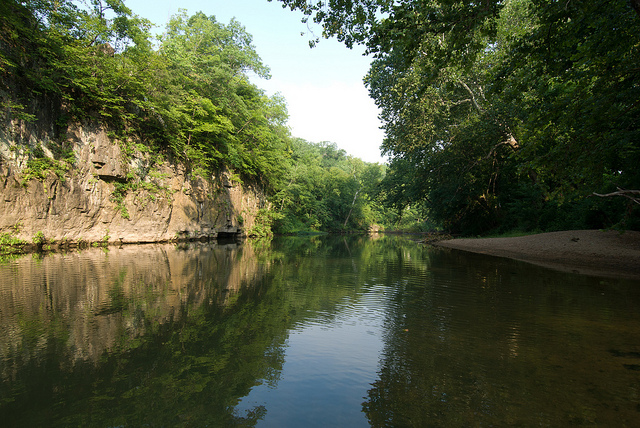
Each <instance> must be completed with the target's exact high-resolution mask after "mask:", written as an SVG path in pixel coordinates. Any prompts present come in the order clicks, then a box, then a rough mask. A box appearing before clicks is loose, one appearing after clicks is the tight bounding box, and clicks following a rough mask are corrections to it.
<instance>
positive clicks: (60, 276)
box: [0, 236, 640, 427]
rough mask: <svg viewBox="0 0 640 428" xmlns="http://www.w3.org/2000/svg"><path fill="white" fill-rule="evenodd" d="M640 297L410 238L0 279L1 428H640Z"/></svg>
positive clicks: (179, 256) (173, 250)
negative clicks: (237, 427) (85, 427)
mask: <svg viewBox="0 0 640 428" xmlns="http://www.w3.org/2000/svg"><path fill="white" fill-rule="evenodd" d="M639 308H640V283H639V282H638V281H630V280H617V279H607V278H598V277H589V276H580V275H575V274H569V273H562V272H555V271H551V270H547V269H545V268H542V267H537V266H533V265H529V264H526V263H522V262H517V261H511V260H506V259H500V258H494V257H489V256H482V255H475V254H470V253H465V252H460V251H456V250H446V249H438V248H432V247H428V246H423V245H420V244H416V243H413V242H411V241H410V240H408V239H405V238H402V237H397V236H380V237H377V238H369V237H364V236H355V237H354V236H349V237H341V236H340V237H338V236H320V237H295V238H276V239H274V240H273V241H272V242H245V243H241V244H237V243H230V244H226V245H222V244H189V245H178V246H175V245H147V246H126V247H123V248H109V249H108V250H104V249H90V250H84V251H81V252H74V253H69V254H50V255H47V256H24V257H21V258H18V259H14V260H7V261H3V262H2V263H1V264H0V358H1V359H0V376H1V381H2V383H1V385H0V425H1V426H3V427H14V426H15V427H35V426H52V427H68V426H87V427H125V426H126V427H143V426H145V427H173V426H184V427H190V426H193V427H204V426H209V427H216V426H263V427H303V426H304V427H311V426H318V427H328V426H339V427H342V426H345V427H359V426H362V427H365V426H374V427H383V426H384V427H386V426H388V427H431V426H433V427H466V426H554V427H555V426H612V427H614V426H615V427H622V426H640V310H639Z"/></svg>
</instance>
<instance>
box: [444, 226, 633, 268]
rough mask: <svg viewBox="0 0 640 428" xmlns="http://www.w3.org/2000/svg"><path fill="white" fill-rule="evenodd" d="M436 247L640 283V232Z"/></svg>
mask: <svg viewBox="0 0 640 428" xmlns="http://www.w3.org/2000/svg"><path fill="white" fill-rule="evenodd" d="M434 245H436V246H439V247H445V248H455V249H458V250H464V251H471V252H474V253H481V254H488V255H492V256H499V257H508V258H512V259H516V260H522V261H525V262H530V263H534V264H538V265H542V266H546V267H550V268H553V269H558V270H563V271H570V272H576V273H580V274H585V275H599V276H609V277H621V278H631V279H638V280H640V232H633V231H626V232H623V233H620V232H617V231H612V230H608V231H599V230H572V231H563V232H550V233H541V234H538V235H530V236H521V237H515V238H480V239H453V240H448V241H440V242H438V243H436V244H434Z"/></svg>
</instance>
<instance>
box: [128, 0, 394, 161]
mask: <svg viewBox="0 0 640 428" xmlns="http://www.w3.org/2000/svg"><path fill="white" fill-rule="evenodd" d="M125 4H126V5H127V6H128V7H129V8H130V9H131V10H132V11H133V13H134V14H136V15H140V16H141V17H143V18H147V19H149V20H150V21H151V22H153V23H154V24H156V25H159V26H160V27H161V28H162V29H164V25H165V24H166V23H167V21H168V19H169V17H170V16H172V15H174V14H175V13H177V12H178V9H179V8H180V9H186V10H187V12H188V14H189V15H191V14H193V13H195V12H198V11H202V12H204V13H205V14H206V15H214V16H215V17H216V20H217V21H218V22H221V23H224V24H228V23H229V20H230V19H231V18H233V17H235V18H236V19H237V20H238V21H239V22H240V23H241V24H242V25H243V26H244V27H245V28H246V30H247V32H248V33H249V34H251V35H252V36H253V44H254V46H255V47H256V51H257V52H258V54H259V55H260V57H261V58H262V62H263V63H264V64H265V65H267V66H268V67H269V68H270V69H271V76H272V77H271V80H268V81H267V80H262V79H256V81H255V82H254V83H255V84H256V85H257V86H258V87H260V88H262V89H264V90H266V91H267V93H268V94H269V95H273V94H274V93H276V92H279V93H280V94H282V95H283V96H284V97H285V98H286V100H287V108H288V111H289V126H290V127H291V133H292V135H293V136H294V137H300V138H304V139H305V140H308V141H311V142H320V141H331V142H334V143H336V144H337V145H338V147H340V148H341V149H344V150H345V151H346V152H347V153H348V154H350V155H353V156H356V157H359V158H361V159H362V160H364V161H366V162H384V160H383V158H382V157H381V156H380V149H379V147H380V144H382V139H383V136H384V133H383V131H382V130H381V129H380V125H381V124H380V121H379V120H378V118H377V116H378V109H377V107H376V106H375V103H374V102H373V100H372V99H371V98H369V96H368V93H367V89H366V88H365V86H364V84H363V83H362V78H363V77H364V76H365V74H366V73H367V71H368V70H369V63H370V58H367V57H364V56H362V52H363V49H362V48H360V47H356V48H354V49H353V50H349V49H347V48H346V47H345V46H344V45H342V44H340V43H338V42H337V41H336V40H335V39H330V40H324V39H321V40H320V43H319V44H318V45H317V46H316V47H315V48H313V49H311V48H309V39H310V38H313V37H314V36H312V35H311V34H309V33H308V29H307V26H306V25H305V24H303V23H302V22H300V19H301V17H302V15H301V14H300V13H298V12H292V11H290V10H289V9H283V8H282V3H280V2H278V1H276V0H274V1H273V2H268V1H267V0H181V1H176V0H154V1H149V0H125ZM314 30H315V31H316V33H317V34H318V35H319V34H320V33H319V31H320V30H319V28H317V27H316V28H315V29H314ZM301 32H305V35H304V36H301V35H300V33H301Z"/></svg>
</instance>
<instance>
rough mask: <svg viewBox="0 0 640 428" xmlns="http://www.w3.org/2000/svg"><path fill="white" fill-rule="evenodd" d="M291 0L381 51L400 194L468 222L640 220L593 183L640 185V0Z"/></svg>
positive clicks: (379, 98)
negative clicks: (361, 11) (587, 0)
mask: <svg viewBox="0 0 640 428" xmlns="http://www.w3.org/2000/svg"><path fill="white" fill-rule="evenodd" d="M281 1H282V3H284V4H285V5H287V6H290V7H293V8H296V9H298V10H301V11H303V12H304V13H306V14H307V15H309V16H315V17H316V20H317V22H319V23H321V24H322V25H323V26H324V28H325V31H326V32H327V34H328V35H335V36H337V37H338V39H339V40H342V41H344V42H345V43H347V44H350V43H351V42H353V41H356V42H359V43H363V44H365V45H366V46H367V49H368V51H369V52H370V53H373V54H374V55H375V60H374V61H373V63H372V66H371V69H370V71H369V73H368V75H367V76H366V78H365V82H366V84H367V85H368V87H369V91H370V95H371V96H372V97H373V99H374V100H375V101H376V104H377V105H378V107H379V108H380V110H381V115H380V117H381V119H382V121H383V124H384V129H385V131H386V138H385V141H384V143H383V150H384V152H385V154H387V155H388V156H389V157H390V158H391V165H390V169H389V172H388V174H387V176H386V178H385V181H384V182H383V187H384V188H385V189H386V190H385V194H386V195H387V204H388V205H389V206H393V207H395V208H397V209H401V208H402V207H405V208H406V207H413V208H416V207H419V208H420V209H421V210H422V212H423V214H424V215H425V216H429V217H430V218H431V219H433V220H434V221H436V222H437V223H439V224H440V225H442V226H444V227H446V228H448V229H450V230H451V231H452V232H461V233H466V234H477V233H483V232H486V231H488V230H491V229H505V230H506V229H510V228H511V229H513V228H516V229H517V228H521V229H529V230H554V229H557V228H601V227H611V226H617V227H623V228H638V227H640V221H639V220H638V219H639V218H640V216H639V214H640V212H639V210H638V207H637V206H635V205H637V204H635V205H634V203H633V202H632V201H628V200H624V198H618V199H615V198H609V199H607V200H603V199H599V198H598V197H596V196H594V195H595V194H596V193H601V194H602V193H611V192H613V191H614V190H615V189H617V188H621V189H639V188H640V175H639V173H638V168H637V165H638V162H639V161H640V157H639V156H640V145H639V142H640V133H639V128H638V118H639V117H640V110H639V109H640V103H639V100H640V87H639V86H638V85H637V82H638V79H639V78H640V68H638V66H637V64H638V63H639V62H640V52H639V46H640V43H639V41H640V40H639V38H638V37H639V36H638V34H640V31H639V30H640V16H639V13H638V10H640V9H637V8H635V9H634V7H635V6H637V4H636V3H637V2H631V3H632V4H630V2H627V1H625V0H616V1H605V0H596V1H593V2H590V3H589V4H588V5H583V4H580V3H576V2H571V1H569V2H548V1H543V0H507V1H498V0H495V1H493V0H491V1H482V2H471V1H466V0H455V1H443V0H404V1H398V2H393V3H392V4H391V5H390V4H388V3H387V2H386V1H384V0H380V1H368V0H354V1H348V2H340V1H335V2H328V3H324V2H296V1H288V0H281ZM321 3H322V4H321ZM303 5H307V7H306V9H305V7H303ZM634 5H635V6H634ZM358 8H364V9H366V13H365V14H360V15H358V14H356V15H353V16H347V15H348V14H349V13H351V12H353V11H354V10H357V9H358ZM344 34H347V35H351V36H349V37H351V38H347V36H344ZM354 34H355V35H354Z"/></svg>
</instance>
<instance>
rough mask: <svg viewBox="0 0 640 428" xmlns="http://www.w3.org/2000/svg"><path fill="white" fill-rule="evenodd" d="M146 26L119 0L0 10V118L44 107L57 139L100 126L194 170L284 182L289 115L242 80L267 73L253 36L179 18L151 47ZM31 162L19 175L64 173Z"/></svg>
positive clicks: (22, 116) (36, 115)
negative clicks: (74, 126) (84, 126)
mask: <svg viewBox="0 0 640 428" xmlns="http://www.w3.org/2000/svg"><path fill="white" fill-rule="evenodd" d="M150 29H151V24H150V23H149V22H148V21H146V20H144V19H141V18H139V17H137V16H133V15H132V14H131V11H130V10H129V9H128V8H127V7H126V6H125V4H124V2H123V1H122V0H91V1H90V2H86V3H81V2H79V1H73V0H62V1H56V2H49V1H39V2H20V1H16V0H9V1H5V2H2V4H0V47H1V48H0V89H2V90H3V92H5V93H7V94H9V96H8V98H7V99H5V97H4V96H3V98H2V104H1V105H2V106H3V107H4V108H3V113H5V114H8V115H9V116H10V118H11V119H13V120H18V121H31V122H33V121H36V120H39V119H40V118H41V117H43V116H44V113H42V112H40V111H39V108H38V105H45V106H46V109H47V110H50V111H48V114H49V116H51V117H53V122H55V123H57V124H58V125H56V126H57V127H59V128H60V130H61V132H63V130H64V129H66V125H67V123H68V122H69V121H71V120H98V121H100V122H102V123H103V124H104V125H106V126H107V127H108V128H109V129H110V134H111V135H112V136H114V137H118V138H120V139H122V140H124V141H126V140H128V138H129V137H131V136H135V134H138V136H139V137H141V139H142V141H143V142H144V144H145V145H147V146H148V147H149V149H150V151H152V152H164V153H165V154H168V155H170V156H173V157H175V158H178V159H180V160H182V161H183V162H185V163H186V164H187V165H188V166H190V167H191V170H192V171H193V172H196V173H200V174H202V175H204V176H211V175H212V174H215V172H216V171H218V170H219V169H221V168H223V167H226V168H228V169H232V170H235V171H236V172H237V173H238V174H240V175H241V176H244V177H248V178H251V179H252V180H253V181H257V182H260V183H262V185H263V186H264V187H265V188H267V189H269V188H271V186H273V183H275V182H276V181H277V180H278V179H279V177H280V175H281V174H282V171H281V168H280V167H279V165H280V164H282V161H283V156H285V154H286V147H287V144H288V139H289V131H288V128H287V127H286V120H287V112H286V107H285V103H284V100H283V99H282V98H281V97H279V96H274V97H268V96H266V95H265V94H264V92H263V91H262V90H260V89H258V88H257V87H256V86H255V85H253V84H251V83H250V82H249V80H248V74H249V73H255V74H257V75H259V76H262V77H268V76H269V75H268V68H267V67H266V66H264V65H263V64H262V62H261V61H260V58H259V57H258V55H257V53H256V52H255V49H254V47H253V45H252V38H251V36H250V35H249V34H248V33H247V32H246V31H245V29H244V28H243V27H242V26H241V25H240V24H239V23H238V22H237V21H235V20H232V21H231V22H230V23H229V24H228V25H224V24H221V23H218V22H217V21H216V20H215V17H213V16H209V17H208V16H205V15H204V14H202V13H197V14H195V15H193V16H190V17H189V16H187V15H186V13H185V12H184V11H181V12H180V13H179V14H178V15H176V16H174V17H172V18H171V19H170V20H169V23H168V24H167V28H166V32H165V33H164V34H163V35H162V36H161V37H160V39H159V40H158V43H159V44H158V46H157V49H154V42H153V40H152V38H151V34H150ZM37 159H38V160H34V161H31V165H29V171H28V173H29V174H30V175H28V177H27V178H28V179H30V178H39V179H42V178H43V177H44V175H46V174H45V173H46V170H50V169H54V170H56V172H58V171H57V170H58V169H60V168H62V167H64V164H59V163H53V162H52V161H51V160H47V157H43V156H39V157H37ZM59 167H60V168H59ZM62 172H63V173H64V171H62Z"/></svg>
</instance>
